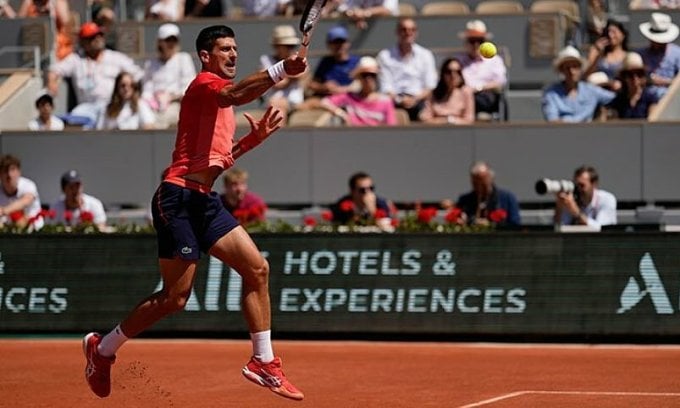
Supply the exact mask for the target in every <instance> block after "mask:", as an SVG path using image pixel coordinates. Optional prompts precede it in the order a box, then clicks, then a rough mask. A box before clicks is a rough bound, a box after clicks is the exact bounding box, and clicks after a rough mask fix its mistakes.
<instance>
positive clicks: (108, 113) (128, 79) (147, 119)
mask: <svg viewBox="0 0 680 408" xmlns="http://www.w3.org/2000/svg"><path fill="white" fill-rule="evenodd" d="M154 121H155V117H154V115H153V112H152V111H151V108H149V105H147V104H146V102H144V100H143V99H142V98H141V91H140V85H139V82H136V81H135V80H134V79H133V78H132V75H130V74H128V73H127V72H121V73H120V74H118V76H117V77H116V82H115V88H114V90H113V94H112V95H111V101H110V102H109V103H108V105H106V109H104V110H102V112H101V115H100V116H99V120H98V121H97V129H104V130H114V129H118V130H136V129H153V128H154Z"/></svg>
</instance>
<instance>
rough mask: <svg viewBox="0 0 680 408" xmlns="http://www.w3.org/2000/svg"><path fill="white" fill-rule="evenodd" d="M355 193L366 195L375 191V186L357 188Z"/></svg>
mask: <svg viewBox="0 0 680 408" xmlns="http://www.w3.org/2000/svg"><path fill="white" fill-rule="evenodd" d="M357 191H358V192H360V193H361V194H366V193H368V192H369V191H375V186H368V187H357Z"/></svg>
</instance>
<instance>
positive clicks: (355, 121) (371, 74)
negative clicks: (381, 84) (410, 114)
mask: <svg viewBox="0 0 680 408" xmlns="http://www.w3.org/2000/svg"><path fill="white" fill-rule="evenodd" d="M379 69H380V68H379V67H378V62H377V61H376V60H375V58H373V57H362V58H361V59H360V60H359V63H358V64H357V67H356V68H355V69H354V71H352V78H354V79H355V80H356V81H358V82H359V86H360V88H359V91H358V92H346V93H341V94H335V95H331V96H327V97H325V98H324V99H323V100H322V101H321V106H322V107H323V108H324V109H327V110H328V111H330V112H331V113H333V114H334V115H336V116H339V117H340V118H341V119H342V120H343V121H344V122H345V124H346V125H348V126H379V125H396V124H397V115H396V112H395V109H394V104H393V103H392V100H391V99H390V98H389V97H388V96H387V95H384V94H381V93H380V92H378V71H379Z"/></svg>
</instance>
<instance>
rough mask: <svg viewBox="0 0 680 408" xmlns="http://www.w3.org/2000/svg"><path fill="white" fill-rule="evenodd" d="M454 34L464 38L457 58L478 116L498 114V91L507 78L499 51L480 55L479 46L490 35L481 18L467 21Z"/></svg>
mask: <svg viewBox="0 0 680 408" xmlns="http://www.w3.org/2000/svg"><path fill="white" fill-rule="evenodd" d="M458 36H459V37H460V38H462V39H463V40H464V43H463V48H464V49H465V52H463V53H462V54H460V55H458V56H457V59H458V60H459V61H460V63H461V64H462V65H463V78H465V84H467V86H469V87H470V88H472V89H473V90H474V91H475V113H476V114H477V116H479V118H480V119H482V118H489V119H491V118H493V117H494V115H495V116H497V115H498V112H499V110H500V100H501V93H502V92H503V89H504V88H505V84H506V83H507V82H508V74H507V69H506V68H505V62H503V58H502V57H501V56H500V55H494V56H493V57H492V58H484V57H482V54H480V52H479V46H480V45H481V44H482V43H483V42H485V41H488V40H490V39H491V38H493V35H492V34H491V33H490V32H488V31H487V28H486V24H484V22H483V21H481V20H472V21H468V22H467V23H466V24H465V31H462V32H460V33H458ZM480 114H481V115H480Z"/></svg>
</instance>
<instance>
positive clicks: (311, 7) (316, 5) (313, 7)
mask: <svg viewBox="0 0 680 408" xmlns="http://www.w3.org/2000/svg"><path fill="white" fill-rule="evenodd" d="M326 1H328V0H307V5H306V6H305V10H304V11H303V12H302V18H301V19H300V31H301V32H302V44H301V45H302V46H301V47H300V51H298V55H299V56H300V57H301V58H305V57H306V56H307V51H308V49H309V43H310V42H311V41H312V32H313V31H314V28H315V27H316V23H317V22H318V21H319V19H320V18H321V10H323V6H325V5H326Z"/></svg>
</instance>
